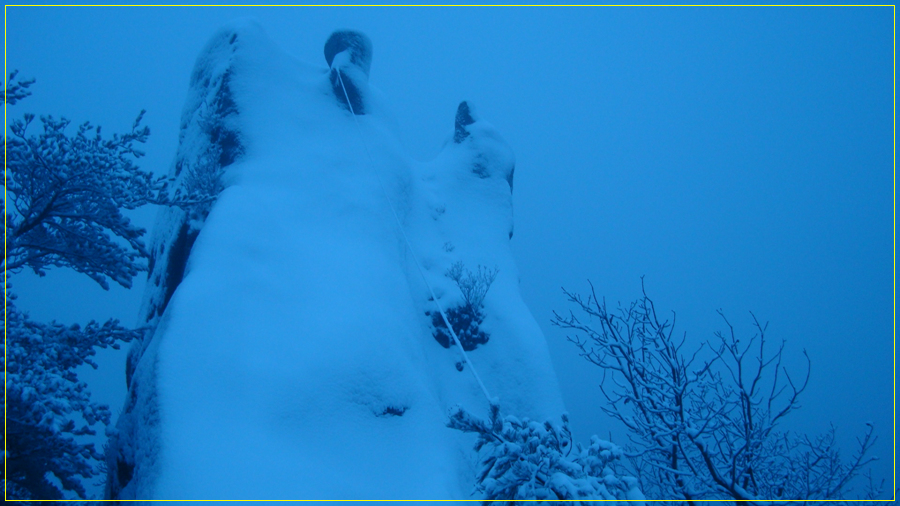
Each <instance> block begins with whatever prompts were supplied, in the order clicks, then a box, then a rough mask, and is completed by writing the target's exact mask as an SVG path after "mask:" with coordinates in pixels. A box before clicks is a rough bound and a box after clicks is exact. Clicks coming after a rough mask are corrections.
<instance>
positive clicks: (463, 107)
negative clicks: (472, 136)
mask: <svg viewBox="0 0 900 506" xmlns="http://www.w3.org/2000/svg"><path fill="white" fill-rule="evenodd" d="M472 123H475V118H473V117H472V110H471V108H470V107H469V103H468V102H466V101H462V102H460V104H459V107H457V108H456V125H455V128H454V130H453V142H455V143H457V144H459V143H461V142H462V141H463V140H464V139H465V138H466V137H468V136H469V130H468V129H467V128H466V127H467V126H469V125H471V124H472Z"/></svg>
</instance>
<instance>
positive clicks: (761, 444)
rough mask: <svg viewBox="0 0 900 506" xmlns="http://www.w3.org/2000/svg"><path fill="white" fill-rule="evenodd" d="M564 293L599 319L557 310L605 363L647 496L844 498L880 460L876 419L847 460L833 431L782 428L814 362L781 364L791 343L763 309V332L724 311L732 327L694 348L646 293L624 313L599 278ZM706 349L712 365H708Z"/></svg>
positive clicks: (609, 405)
mask: <svg viewBox="0 0 900 506" xmlns="http://www.w3.org/2000/svg"><path fill="white" fill-rule="evenodd" d="M564 293H565V294H566V295H567V296H568V298H569V301H570V302H572V303H574V305H575V306H576V307H577V308H578V309H579V310H580V312H581V313H583V314H584V315H586V316H587V318H588V321H585V322H582V321H581V320H579V318H578V317H577V316H576V315H575V314H574V313H572V312H570V313H569V315H568V316H566V317H563V316H560V315H559V314H555V319H554V321H553V324H554V325H556V326H559V327H561V328H564V329H569V330H574V331H575V332H576V334H575V336H574V337H569V338H568V339H569V340H570V341H571V342H573V343H575V345H576V346H577V347H578V348H579V349H580V350H581V355H582V356H583V357H584V358H585V359H587V360H588V361H589V362H591V363H593V364H595V365H597V366H599V367H601V368H602V369H603V371H604V382H603V383H602V384H601V392H602V393H603V395H604V396H605V398H606V406H605V407H604V408H603V409H604V411H605V412H606V413H607V414H609V415H610V416H612V417H613V418H615V419H617V420H619V421H620V422H622V423H623V424H624V425H625V427H626V428H627V429H628V431H629V438H630V439H631V442H632V444H633V445H632V447H631V448H629V454H628V455H629V456H630V457H631V458H632V463H633V466H634V469H635V472H636V473H637V474H638V476H639V478H640V479H641V482H642V488H643V490H644V491H645V492H646V493H647V494H648V495H652V496H655V497H657V498H659V499H682V500H686V501H688V502H692V501H695V500H707V499H735V500H745V501H756V500H785V499H792V500H827V499H840V498H842V497H843V495H844V493H845V492H846V491H847V485H848V483H849V482H850V480H851V479H852V478H853V477H855V476H857V475H858V474H859V473H860V471H862V470H863V469H864V468H865V467H866V466H867V465H868V464H869V463H871V462H872V461H873V460H875V458H874V457H868V456H867V454H868V452H869V450H870V449H871V448H872V445H873V444H874V443H875V439H876V438H875V437H874V436H873V428H872V426H871V425H869V426H868V428H867V430H866V432H865V434H864V435H863V436H862V438H860V439H859V440H858V441H859V448H858V450H857V452H856V454H855V455H854V456H853V458H851V459H850V460H849V461H846V462H844V461H842V460H841V458H840V453H839V451H838V450H837V448H836V447H835V446H834V431H833V429H832V430H831V431H829V432H828V433H826V434H825V435H823V436H819V437H818V438H813V439H810V438H809V437H807V436H804V435H797V434H792V433H787V432H782V431H779V430H777V426H778V423H779V422H780V421H781V420H782V419H783V418H784V417H786V416H787V415H788V414H790V413H791V412H792V411H793V410H795V409H797V408H798V407H799V403H798V402H799V397H800V394H802V393H803V391H804V390H805V388H806V386H807V383H808V380H809V369H808V368H807V372H806V374H805V375H804V376H803V377H802V378H800V379H795V378H793V377H791V375H790V374H789V373H788V370H787V369H786V368H785V367H783V365H782V357H783V352H784V342H783V341H782V342H781V343H780V344H779V345H777V346H776V347H775V349H774V351H773V350H772V347H771V342H770V340H769V338H768V337H767V335H766V329H767V325H764V324H761V323H760V322H759V321H758V320H757V319H756V317H755V316H753V323H754V327H755V328H756V330H757V334H756V335H754V336H752V337H751V338H750V339H748V340H740V339H738V337H737V336H736V334H735V331H734V328H733V327H732V326H731V324H730V323H729V322H728V320H727V319H725V316H724V314H723V313H722V312H721V311H719V314H720V315H721V316H722V318H723V320H724V321H725V324H726V326H727V327H728V329H729V330H728V331H727V332H719V333H717V334H716V341H715V342H714V343H712V344H710V343H706V344H705V345H704V346H701V348H699V349H697V350H696V351H694V352H693V353H690V354H688V353H685V352H684V351H683V347H684V337H683V336H682V337H681V338H680V339H679V338H677V337H676V336H675V335H674V323H669V322H668V321H662V322H661V321H660V320H659V318H658V316H657V314H656V308H655V306H654V304H653V301H652V300H650V298H649V297H648V296H647V294H646V291H644V292H643V296H642V297H641V298H640V299H638V300H637V301H635V302H634V303H632V304H630V305H629V306H627V307H620V308H619V309H618V311H616V312H610V311H609V310H608V309H607V306H606V302H605V300H601V299H598V298H597V296H596V294H595V293H594V288H593V285H591V294H590V295H589V296H588V297H587V299H584V298H582V297H581V296H580V295H577V294H573V293H570V292H567V291H564ZM751 316H752V313H751ZM673 322H674V317H673ZM703 348H707V349H708V355H709V358H708V359H707V360H700V352H701V350H702V349H703ZM804 355H806V354H805V352H804ZM807 363H808V357H807ZM607 380H611V382H609V381H607ZM877 492H878V488H877V487H875V488H872V489H871V490H870V494H869V495H870V497H868V498H872V497H874V495H875V494H876V493H877Z"/></svg>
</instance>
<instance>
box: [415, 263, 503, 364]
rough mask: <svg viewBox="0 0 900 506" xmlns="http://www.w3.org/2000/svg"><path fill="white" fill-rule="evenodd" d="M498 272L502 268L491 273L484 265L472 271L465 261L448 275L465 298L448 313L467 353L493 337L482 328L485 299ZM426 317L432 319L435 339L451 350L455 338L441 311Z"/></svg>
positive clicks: (451, 269)
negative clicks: (448, 328)
mask: <svg viewBox="0 0 900 506" xmlns="http://www.w3.org/2000/svg"><path fill="white" fill-rule="evenodd" d="M498 272H499V269H497V268H496V267H495V268H494V270H490V269H488V268H486V267H484V266H481V265H479V266H478V270H477V272H472V271H470V270H468V269H466V268H465V266H464V265H463V263H462V262H456V263H455V264H453V266H452V267H450V269H448V270H447V272H446V273H445V275H446V276H447V277H448V278H450V279H452V280H453V281H454V282H455V283H456V286H457V287H459V291H460V292H461V293H462V296H463V302H462V304H459V305H457V306H456V307H452V308H449V309H446V310H445V312H446V314H447V319H448V320H449V321H450V325H452V326H453V331H454V332H456V335H457V336H458V337H459V342H460V344H461V345H462V347H463V349H464V350H466V351H472V350H474V349H475V348H477V347H478V346H479V345H481V344H485V343H487V342H488V339H489V338H490V336H489V335H488V334H487V333H486V332H484V331H483V330H481V328H480V327H479V326H480V325H481V323H482V322H483V321H484V311H483V310H484V297H485V295H487V292H488V290H489V289H490V288H491V284H493V282H494V280H495V279H496V278H497V274H498ZM426 314H429V315H430V316H431V323H432V325H433V326H434V334H433V336H434V339H435V340H436V341H437V342H438V343H440V345H441V346H443V347H444V348H449V347H450V346H451V345H452V344H453V336H452V335H451V334H450V332H449V331H448V330H447V325H446V323H444V319H443V317H441V313H440V311H431V312H429V313H426Z"/></svg>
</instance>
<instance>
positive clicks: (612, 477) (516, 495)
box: [447, 403, 643, 503]
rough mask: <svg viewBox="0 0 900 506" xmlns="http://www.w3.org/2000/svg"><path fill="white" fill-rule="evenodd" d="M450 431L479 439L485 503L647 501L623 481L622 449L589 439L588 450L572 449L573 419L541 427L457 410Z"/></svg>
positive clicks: (479, 486) (478, 484)
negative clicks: (571, 425)
mask: <svg viewBox="0 0 900 506" xmlns="http://www.w3.org/2000/svg"><path fill="white" fill-rule="evenodd" d="M447 426H448V427H450V428H452V429H456V430H460V431H463V432H473V433H475V434H477V435H478V440H477V441H476V443H475V451H476V452H479V453H480V455H481V458H480V462H479V466H480V469H479V471H478V474H477V476H476V478H475V492H477V493H479V494H481V495H483V496H484V498H485V500H486V501H485V503H489V502H491V501H506V500H554V499H556V500H572V499H607V500H610V499H633V500H640V499H643V494H641V492H640V490H639V489H638V482H637V480H636V479H635V478H632V477H628V476H621V475H620V474H619V472H618V471H620V466H619V465H618V463H619V460H620V459H621V458H622V455H623V452H622V449H621V448H619V447H618V446H616V445H614V444H612V443H610V442H608V441H603V440H601V439H600V438H598V437H597V436H594V437H592V438H591V444H590V446H588V447H587V448H584V447H582V446H581V445H580V444H577V443H576V444H573V443H572V433H571V432H570V431H569V418H568V416H567V415H565V414H563V415H562V424H558V423H553V422H550V421H547V422H544V423H538V422H534V421H531V420H529V419H527V418H524V419H522V420H519V419H518V418H516V417H514V416H511V415H506V416H502V415H501V414H500V406H499V404H497V403H492V404H491V412H490V419H489V420H483V419H481V418H479V417H477V416H474V415H472V414H470V413H469V412H467V411H466V410H464V409H462V408H461V407H456V408H454V409H453V410H451V413H450V421H449V422H448V423H447Z"/></svg>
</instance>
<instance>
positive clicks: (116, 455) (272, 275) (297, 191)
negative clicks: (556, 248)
mask: <svg viewBox="0 0 900 506" xmlns="http://www.w3.org/2000/svg"><path fill="white" fill-rule="evenodd" d="M371 56H372V45H371V42H370V41H369V39H368V38H367V37H365V36H364V35H362V34H359V33H356V32H350V31H340V32H335V34H334V35H332V37H331V38H329V40H328V42H327V43H326V46H325V57H326V62H327V63H328V68H324V67H317V66H312V65H306V64H303V63H300V62H297V61H295V60H294V59H292V58H291V57H289V56H287V55H285V54H284V53H282V52H281V51H280V50H279V49H277V48H275V47H274V46H273V45H272V43H271V42H270V41H269V40H268V39H267V38H266V36H265V35H264V33H263V32H262V30H261V29H260V28H259V27H258V26H256V25H253V24H242V25H236V26H232V27H228V28H226V29H223V30H222V31H220V32H219V33H217V34H216V35H215V36H214V37H213V38H212V40H211V41H210V42H209V43H208V45H207V47H206V48H205V49H204V51H203V53H202V54H201V55H200V57H199V58H198V60H197V64H196V67H195V70H194V72H193V75H192V77H191V85H190V91H189V93H188V100H187V103H186V105H185V108H184V113H183V116H182V122H181V134H180V144H179V149H178V153H177V155H176V157H175V161H174V163H173V165H172V168H171V170H170V174H169V175H170V178H171V180H172V182H171V184H172V188H173V189H174V190H175V191H177V192H178V195H180V197H181V198H182V200H183V201H184V202H185V204H184V205H183V206H181V207H175V208H167V209H164V210H162V211H160V214H159V217H158V220H157V225H156V227H155V230H154V236H153V238H152V248H153V249H152V252H153V258H152V262H151V263H152V265H151V271H150V273H149V283H148V285H147V286H148V288H147V292H146V294H145V298H144V304H143V308H142V315H141V319H142V321H141V323H142V324H147V325H149V326H151V328H153V329H154V330H153V332H152V333H150V335H148V336H147V337H146V338H145V339H144V341H143V342H138V343H135V344H134V345H133V348H132V349H131V351H130V353H129V359H128V366H127V378H128V386H129V395H128V398H127V401H126V404H125V406H124V409H123V410H122V413H121V415H120V417H119V420H118V422H117V425H116V427H115V429H111V430H110V447H109V451H108V452H107V464H108V469H109V474H108V477H107V486H106V496H107V498H110V499H120V500H136V499H335V498H337V499H468V498H472V496H471V495H470V494H471V491H472V483H473V480H474V465H475V463H476V455H475V454H474V452H473V451H472V450H471V446H472V443H473V441H474V439H473V437H472V436H470V435H467V434H463V433H460V432H458V431H454V430H451V429H449V428H447V427H446V422H447V419H448V418H447V413H448V410H449V409H450V408H451V407H453V406H454V405H456V404H460V405H462V406H464V407H465V408H466V409H468V410H470V411H478V410H485V411H486V410H487V401H486V400H485V398H484V396H483V394H482V391H481V389H480V388H479V386H478V385H477V383H476V382H475V381H474V379H473V378H472V376H470V374H469V373H470V372H471V369H472V366H474V367H475V368H477V370H478V372H479V373H480V375H481V378H482V379H483V381H484V384H485V386H486V387H487V389H488V390H489V391H490V394H491V395H493V396H496V397H499V398H500V401H501V404H502V406H503V409H504V412H507V413H510V414H516V415H519V416H522V417H530V418H532V419H545V418H550V417H558V416H559V415H560V414H561V413H562V411H563V405H562V401H561V396H560V393H559V389H558V386H557V382H556V377H555V374H554V372H553V370H552V366H551V364H550V359H549V355H548V352H547V347H546V342H545V340H544V337H543V335H542V334H541V331H540V329H539V327H538V326H537V324H536V323H535V321H534V318H533V317H532V316H531V314H530V312H529V311H528V309H527V307H526V306H525V304H524V303H523V301H522V299H521V295H520V293H519V289H518V272H517V270H516V266H515V262H514V260H513V258H512V254H511V252H510V249H509V239H510V237H511V236H512V223H513V220H512V175H513V169H514V165H515V162H514V157H513V154H512V152H511V150H510V149H509V147H508V146H507V144H506V143H505V142H504V141H503V139H502V138H501V137H500V135H499V134H498V133H497V132H496V130H495V129H494V128H493V127H491V126H490V125H489V124H487V123H486V122H484V121H482V120H480V119H479V118H478V117H477V116H476V115H474V114H473V113H472V111H471V109H470V106H469V104H467V103H465V102H464V103H462V104H460V107H459V110H458V111H457V114H456V120H455V129H454V131H453V132H449V133H448V142H447V143H446V144H445V147H444V149H443V151H442V152H441V153H440V154H439V156H438V157H437V158H436V159H435V160H433V161H431V162H428V163H424V164H423V163H418V162H415V161H413V160H411V159H410V158H409V157H407V155H405V154H404V153H403V151H402V150H401V149H400V147H399V142H398V140H397V137H396V135H395V133H394V132H392V131H391V129H390V128H389V127H388V126H387V125H390V122H389V121H388V120H387V117H386V115H385V111H384V107H383V105H382V100H381V99H380V95H379V94H378V92H377V90H375V89H374V88H373V87H371V86H370V85H369V84H368V71H369V68H370V65H371ZM342 84H343V86H342ZM336 85H337V86H336ZM345 90H346V91H345ZM348 98H349V100H348ZM350 110H352V111H353V113H355V114H351V113H350ZM354 122H358V123H359V128H358V129H357V126H356V125H354ZM449 123H450V122H449V111H448V130H449ZM360 132H361V133H360ZM401 230H402V231H401ZM404 236H405V237H407V238H408V243H409V244H407V241H406V240H404ZM454 269H456V270H455V271H454ZM453 272H457V273H464V272H469V273H477V272H494V273H495V277H494V278H493V279H492V282H491V283H490V284H489V286H488V287H487V289H486V290H483V291H484V293H481V296H480V298H478V297H475V296H473V295H472V293H471V292H469V293H467V292H466V291H465V288H464V286H465V282H460V281H459V280H460V279H468V278H464V277H462V275H460V276H456V277H454V276H453V275H452V273H453ZM426 281H427V284H426ZM429 285H430V287H431V289H429ZM476 295H477V294H476ZM435 298H436V299H437V302H438V303H440V305H441V306H442V307H443V308H445V310H450V309H452V308H460V307H463V308H464V307H466V304H470V305H472V307H475V305H474V304H475V303H477V308H478V312H479V313H478V314H479V315H480V316H479V318H480V320H479V321H478V329H479V332H481V333H483V334H484V335H485V336H490V338H489V339H484V340H482V341H479V343H478V346H477V348H476V347H474V346H472V347H471V349H472V351H470V352H469V359H470V362H469V364H464V361H463V360H462V358H461V355H460V354H459V352H458V350H457V349H456V348H455V347H454V346H450V347H449V348H447V347H444V346H442V345H441V344H440V343H439V342H436V340H435V338H434V337H433V335H434V333H435V332H436V328H435V325H436V324H435V321H434V318H433V317H432V316H431V315H433V314H435V311H436V309H437V306H436V303H435V300H434V299H435ZM463 313H464V312H462V311H458V312H457V314H463ZM460 318H462V316H461V317H460ZM453 325H454V326H455V325H456V323H454V324H453ZM444 328H446V327H444ZM479 335H481V334H479Z"/></svg>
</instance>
